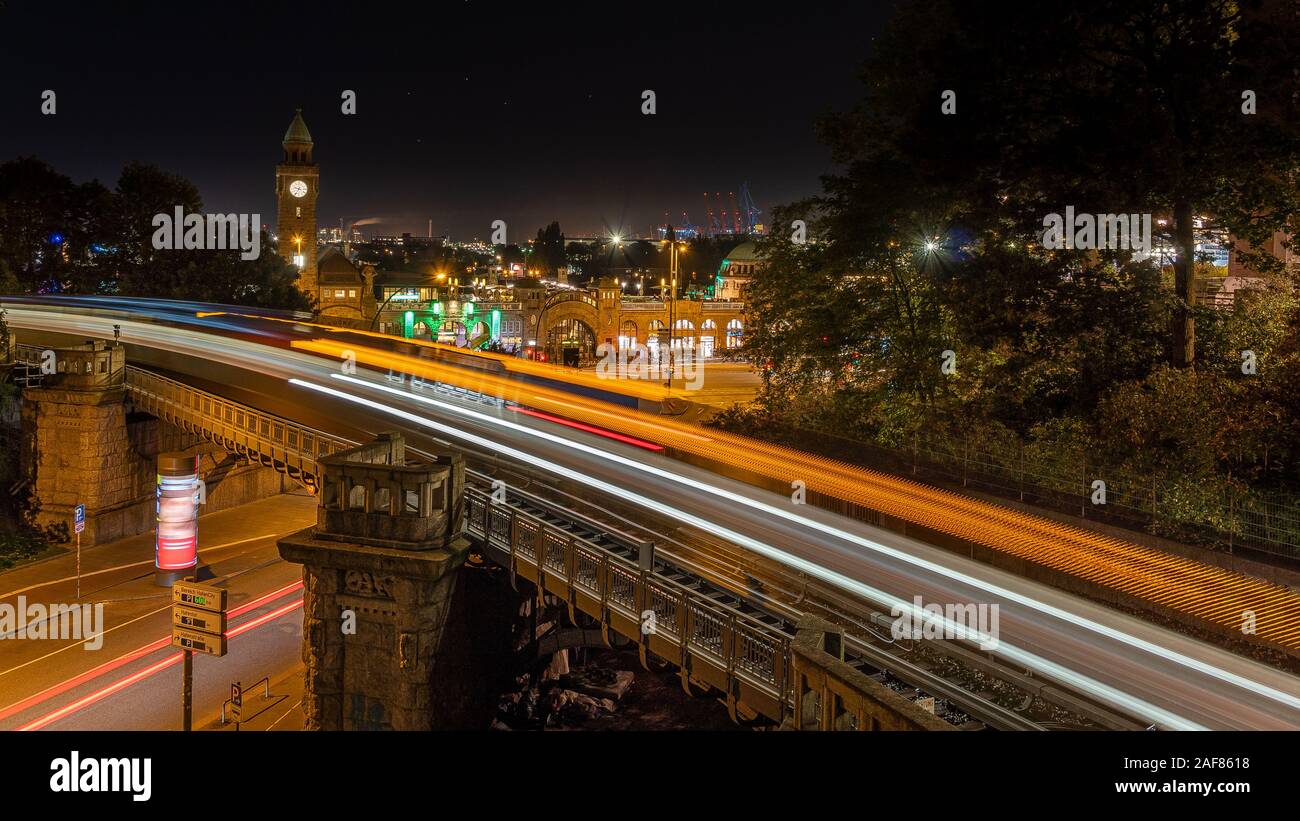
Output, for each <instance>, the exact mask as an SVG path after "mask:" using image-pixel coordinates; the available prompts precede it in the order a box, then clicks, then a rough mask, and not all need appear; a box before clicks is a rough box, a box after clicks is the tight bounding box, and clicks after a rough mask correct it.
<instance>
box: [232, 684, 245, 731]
mask: <svg viewBox="0 0 1300 821" xmlns="http://www.w3.org/2000/svg"><path fill="white" fill-rule="evenodd" d="M230 714H231V716H233V717H234V719H235V721H236V722H238V721H239V719H240V718H241V717H243V715H244V689H243V687H241V686H240V684H239V682H237V681H236V682H235V683H234V684H232V685H230Z"/></svg>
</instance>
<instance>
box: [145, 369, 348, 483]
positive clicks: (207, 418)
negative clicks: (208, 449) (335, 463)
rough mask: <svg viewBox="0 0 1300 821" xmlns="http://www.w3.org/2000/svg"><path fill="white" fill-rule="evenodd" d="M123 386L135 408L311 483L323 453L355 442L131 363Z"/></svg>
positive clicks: (316, 477)
mask: <svg viewBox="0 0 1300 821" xmlns="http://www.w3.org/2000/svg"><path fill="white" fill-rule="evenodd" d="M126 387H127V396H128V399H129V400H130V402H131V404H132V405H133V406H134V407H136V408H137V409H139V410H143V411H146V412H147V413H151V414H153V415H154V416H157V417H158V418H159V419H162V420H164V421H166V422H168V423H170V424H172V425H175V426H177V427H179V428H181V429H182V430H185V431H188V432H190V433H193V434H196V435H198V436H201V437H203V438H204V439H207V440H208V441H210V442H214V443H216V444H218V445H221V446H222V447H224V448H225V449H226V450H228V451H231V452H232V453H237V454H239V455H240V456H244V457H246V458H248V459H250V460H252V461H256V462H258V463H260V464H262V465H263V466H265V467H269V468H274V469H275V470H278V471H280V472H282V473H285V474H287V475H288V476H289V477H290V478H292V479H296V480H298V481H300V482H302V483H303V484H304V485H306V486H307V487H310V488H316V487H318V486H319V484H320V475H321V468H320V465H319V463H318V462H319V460H320V459H321V458H323V457H326V456H329V455H330V454H333V453H338V452H340V451H344V450H347V449H349V448H351V447H355V443H353V442H351V441H349V440H346V439H343V438H340V437H337V436H331V435H330V434H328V433H323V432H322V431H319V430H316V429H315V428H310V427H307V426H305V425H300V424H298V423H296V422H291V421H289V420H288V419H284V418H283V417H280V416H275V415H273V414H269V413H263V412H262V411H258V410H254V409H252V408H250V407H248V406H246V405H241V404H239V403H237V402H231V401H230V400H228V399H222V398H221V397H220V396H217V395H216V394H212V393H208V392H207V391H203V390H199V389H198V388H192V387H190V386H189V385H186V384H184V383H182V382H177V381H176V380H174V379H168V378H167V377H165V376H159V375H158V374H155V373H152V372H150V371H146V370H142V369H140V368H135V367H132V366H129V365H128V366H127V369H126Z"/></svg>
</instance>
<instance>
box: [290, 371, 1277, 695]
mask: <svg viewBox="0 0 1300 821" xmlns="http://www.w3.org/2000/svg"><path fill="white" fill-rule="evenodd" d="M333 376H334V378H336V379H340V380H343V381H345V382H349V383H352V384H355V385H359V386H362V387H366V388H372V389H376V390H380V391H383V392H384V393H389V394H393V395H395V396H399V397H402V398H404V399H413V400H415V401H417V402H420V403H423V404H427V405H431V406H433V407H437V408H440V409H442V410H445V411H449V412H452V413H456V414H458V415H461V416H465V417H468V418H470V419H474V420H476V421H479V422H482V423H486V424H490V425H496V426H499V427H505V428H508V429H510V430H514V431H516V432H518V433H522V434H525V435H528V436H533V437H536V438H540V439H545V440H547V441H550V442H553V443H557V444H561V445H564V446H566V447H570V448H573V449H576V450H580V451H583V452H585V453H588V454H590V455H592V456H596V457H598V458H601V459H605V460H606V461H611V462H616V463H618V464H621V465H623V466H625V467H628V468H631V469H633V470H638V471H641V472H643V473H649V474H651V475H655V476H658V477H659V478H661V479H666V480H668V481H671V482H675V483H677V484H681V485H685V486H687V487H690V488H691V489H693V490H697V491H701V492H704V493H708V494H711V495H714V496H718V497H721V498H724V499H726V500H728V501H731V502H736V503H739V504H742V505H745V506H746V507H749V508H751V509H754V510H758V511H760V512H763V513H765V514H767V515H770V516H775V517H778V518H782V519H785V520H787V521H789V522H792V523H795V524H799V525H801V526H804V527H809V528H812V529H814V530H817V531H819V532H822V533H825V534H826V535H828V536H833V537H834V538H837V539H841V540H844V541H847V542H850V543H852V544H856V545H858V546H859V547H864V548H866V549H868V550H871V551H874V552H877V553H881V554H883V555H887V556H890V557H891V558H894V559H897V560H899V561H903V562H906V563H908V564H911V565H913V566H916V567H919V568H922V569H924V570H927V571H929V572H931V573H936V574H938V575H941V576H945V577H947V578H950V579H953V580H955V581H959V582H961V583H963V584H966V585H969V586H971V587H975V588H977V589H979V590H982V591H984V592H985V593H987V594H989V595H991V596H993V597H997V598H1002V599H1006V600H1009V601H1014V602H1016V603H1017V604H1020V605H1022V606H1025V607H1028V608H1030V609H1033V610H1036V611H1038V612H1040V613H1043V614H1045V615H1049V616H1052V617H1054V618H1057V619H1060V620H1062V621H1065V622H1068V623H1070V624H1074V625H1076V626H1078V627H1082V628H1084V629H1086V630H1089V631H1092V632H1095V633H1098V634H1100V635H1104V636H1106V637H1107V638H1110V639H1113V640H1116V641H1120V642H1123V643H1125V644H1128V645H1129V646H1131V647H1134V648H1135V649H1139V650H1143V651H1145V652H1148V653H1151V654H1153V655H1156V656H1159V657H1161V658H1164V659H1166V660H1168V661H1172V662H1174V663H1176V664H1180V665H1182V666H1185V667H1188V668H1191V669H1194V670H1196V671H1197V672H1200V673H1203V674H1206V675H1210V676H1213V677H1215V678H1218V679H1219V680H1221V681H1223V682H1225V683H1228V684H1231V685H1233V686H1236V687H1241V688H1244V689H1248V690H1250V691H1251V692H1255V693H1259V694H1261V695H1265V696H1268V697H1269V698H1271V699H1273V700H1275V701H1278V702H1280V703H1283V704H1286V705H1287V706H1289V707H1293V708H1297V709H1300V698H1297V697H1295V696H1292V695H1291V694H1289V693H1283V692H1281V691H1279V690H1276V689H1274V688H1271V687H1267V686H1265V685H1261V684H1259V683H1258V682H1253V681H1249V680H1248V679H1245V678H1243V677H1241V676H1238V675H1236V674H1235V673H1231V672H1228V671H1226V670H1222V669H1220V668H1218V667H1214V666H1212V665H1208V664H1206V663H1204V662H1202V661H1200V660H1198V659H1193V658H1190V657H1188V656H1185V655H1183V654H1181V653H1177V652H1175V651H1172V650H1169V649H1168V648H1165V647H1161V646H1159V645H1157V644H1153V643H1151V642H1148V641H1145V640H1143V639H1140V638H1138V637H1136V636H1131V635H1129V634H1127V633H1124V632H1121V631H1118V630H1115V629H1113V628H1111V627H1107V626H1106V625H1103V624H1099V623H1097V622H1095V621H1093V620H1091V619H1086V618H1084V617H1082V616H1079V615H1076V614H1074V613H1070V612H1069V611H1066V610H1062V609H1061V608H1058V607H1053V606H1052V605H1050V604H1047V603H1045V602H1040V601H1038V600H1036V599H1032V598H1029V597H1027V596H1023V595H1021V594H1019V593H1016V592H1015V591H1012V590H1008V589H1006V588H1005V587H1002V586H1000V585H995V584H992V583H990V582H986V581H984V580H983V579H978V578H976V577H974V576H971V575H969V574H966V573H961V572H960V571H956V570H952V569H950V568H947V567H944V566H943V565H940V564H937V563H935V562H932V561H929V560H928V559H924V558H921V557H919V556H914V555H912V554H910V553H907V552H906V551H902V550H898V549H896V548H892V547H889V546H888V545H885V544H882V543H880V542H877V541H874V540H871V539H866V538H864V537H862V536H859V535H857V534H855V533H850V532H848V531H846V530H842V529H840V528H837V527H834V526H831V525H827V524H824V523H822V522H818V521H815V520H813V519H809V518H807V517H805V516H801V515H799V514H797V513H793V512H791V511H789V510H784V509H782V508H778V507H775V506H773V505H770V504H767V503H766V502H762V501H759V500H757V499H753V498H750V497H748V496H745V495H742V494H738V493H733V492H731V491H729V490H725V489H722V488H718V487H715V486H713V485H711V484H708V483H707V482H700V481H697V480H695V479H691V478H690V477H687V476H682V475H680V474H677V473H674V472H672V471H667V470H663V469H661V468H658V467H655V466H653V465H647V464H644V463H642V462H639V461H637V460H635V459H629V458H627V457H625V456H622V455H619V454H615V453H610V452H608V451H604V450H601V449H599V448H594V447H591V446H589V445H585V444H583V443H581V442H574V441H571V440H568V439H563V438H561V437H558V436H555V435H554V434H551V433H548V432H546V431H540V430H536V429H533V428H529V427H527V426H524V425H520V424H517V423H515V422H511V421H509V420H505V419H498V418H496V417H494V416H491V415H489V414H485V413H481V412H479V411H475V410H472V409H469V408H461V407H458V406H456V405H453V404H451V403H448V402H443V401H440V400H436V399H432V398H430V397H426V396H420V395H417V394H412V393H409V392H407V391H402V390H398V389H396V388H391V387H389V386H387V385H379V384H375V383H373V382H368V381H366V380H364V379H358V378H356V377H353V376H347V375H344V374H333ZM302 384H310V383H302ZM315 387H317V389H320V387H321V386H315ZM390 412H392V411H390ZM416 418H417V419H418V418H419V417H416ZM433 424H436V423H433ZM454 430H455V429H454V428H447V431H448V432H451V431H454ZM459 435H461V436H463V437H464V436H470V435H471V434H467V433H464V432H461V433H460V434H459ZM494 447H497V448H505V447H507V446H505V445H501V444H495V443H494ZM533 458H536V457H533ZM538 466H539V467H547V469H550V470H554V469H561V468H560V466H559V465H554V464H553V463H550V462H546V461H545V460H541V462H539V463H538ZM564 470H567V469H564ZM576 476H578V477H581V475H580V474H576ZM570 478H575V477H570ZM576 481H579V482H587V483H591V482H593V481H597V480H592V479H586V478H576ZM632 501H634V502H637V503H640V502H639V500H638V499H637V498H636V497H634V498H633V499H632ZM670 510H671V511H672V515H675V516H676V515H685V512H684V511H680V510H678V509H676V508H670ZM767 550H775V548H770V547H768V548H767ZM776 552H777V556H775V557H776V558H778V560H779V561H786V560H787V557H788V558H791V559H794V558H797V557H793V556H791V554H788V553H785V552H783V551H776ZM799 561H803V560H802V559H799ZM814 566H816V565H814ZM825 572H831V571H825ZM834 575H835V578H837V579H848V577H846V576H840V575H839V574H834ZM827 580H828V581H829V580H831V579H829V578H828V579H827ZM849 581H850V582H852V583H853V584H855V585H858V584H860V583H859V582H856V581H855V580H851V579H850V580H849ZM832 583H834V584H838V585H839V586H841V587H843V586H844V585H843V584H840V582H838V581H832ZM866 589H871V588H866ZM875 592H876V593H878V594H879V591H875ZM879 595H887V594H879ZM900 602H902V605H901V606H902V607H903V608H904V609H907V610H912V611H914V610H913V608H914V606H913V605H912V603H911V602H903V600H902V599H898V598H896V597H892V596H890V597H889V601H888V603H889V604H890V606H891V607H893V606H900V605H899V603H900ZM914 612H915V611H914ZM975 640H976V641H983V638H977V639H975Z"/></svg>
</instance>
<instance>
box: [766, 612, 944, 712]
mask: <svg viewBox="0 0 1300 821" xmlns="http://www.w3.org/2000/svg"><path fill="white" fill-rule="evenodd" d="M790 651H791V653H792V655H793V661H794V678H795V708H796V711H797V712H796V713H795V715H794V716H791V720H790V721H789V722H787V723H786V725H785V726H786V727H787V728H789V729H796V730H954V729H956V728H955V727H954V726H953V725H951V724H949V723H948V722H946V721H944V720H943V719H941V718H939V717H937V716H935V715H933V714H932V713H930V712H928V711H926V710H923V709H921V708H920V707H919V706H917V705H916V704H915V703H913V702H912V701H909V700H908V699H906V698H904V697H903V696H901V695H899V694H898V693H896V692H894V691H893V690H891V689H889V688H888V687H886V686H885V685H883V684H881V683H880V682H878V681H876V680H875V679H873V678H871V677H870V676H868V675H866V674H865V673H863V672H862V671H860V670H857V669H855V668H854V667H853V666H851V665H850V664H848V663H847V662H845V660H844V629H843V628H841V627H838V626H836V625H834V624H831V623H830V622H828V621H825V620H824V619H819V618H817V617H815V616H804V617H803V618H801V619H800V620H799V622H798V625H797V630H796V633H795V637H794V641H792V642H791V643H790Z"/></svg>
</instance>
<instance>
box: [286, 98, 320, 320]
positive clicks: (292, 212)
mask: <svg viewBox="0 0 1300 821" xmlns="http://www.w3.org/2000/svg"><path fill="white" fill-rule="evenodd" d="M283 145H284V159H283V161H282V162H281V163H280V164H279V165H277V166H276V167H275V198H276V202H277V205H278V206H279V223H278V224H277V226H276V233H277V235H278V240H279V245H278V250H279V252H280V256H282V257H284V258H285V259H286V260H289V261H290V262H292V263H294V264H295V265H297V266H298V268H299V270H300V271H301V273H300V274H299V276H298V288H299V290H301V291H302V292H303V293H305V294H307V295H308V296H310V297H311V298H312V299H313V300H318V301H319V298H320V295H319V294H318V293H317V292H316V195H317V194H318V193H319V191H320V189H319V183H320V175H319V171H318V169H317V167H316V163H315V162H313V161H312V157H311V149H312V141H311V132H309V131H308V130H307V124H306V123H305V122H303V121H302V109H301V108H300V109H298V110H297V112H296V113H295V114H294V115H293V122H291V123H289V130H288V131H286V132H284V142H283Z"/></svg>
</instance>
